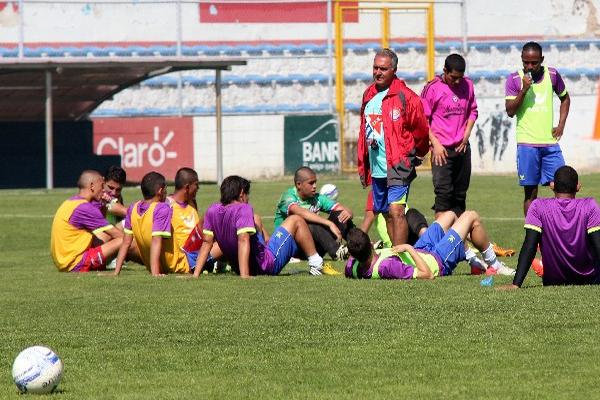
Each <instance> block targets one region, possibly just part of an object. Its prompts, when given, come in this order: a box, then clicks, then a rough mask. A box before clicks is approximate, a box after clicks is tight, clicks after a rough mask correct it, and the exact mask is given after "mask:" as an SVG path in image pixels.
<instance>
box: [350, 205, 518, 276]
mask: <svg viewBox="0 0 600 400" xmlns="http://www.w3.org/2000/svg"><path fill="white" fill-rule="evenodd" d="M468 234H470V235H471V240H472V241H473V244H474V245H475V246H476V247H477V248H478V249H479V250H480V251H481V253H482V255H483V257H484V261H485V262H486V264H487V265H488V273H489V274H502V275H511V274H512V275H514V270H513V269H511V268H508V267H507V266H505V265H504V264H503V263H502V262H500V261H498V259H497V258H496V254H495V253H494V250H493V248H492V245H491V243H490V242H489V240H488V237H487V233H486V231H485V229H484V228H483V225H482V223H481V221H480V219H479V215H478V214H477V213H476V212H475V211H465V212H464V213H463V214H462V215H461V216H460V218H458V219H457V218H456V214H454V213H453V212H451V211H448V212H444V213H440V215H439V217H438V218H437V219H436V220H435V222H434V223H433V224H431V226H430V227H429V228H427V231H426V232H425V233H424V234H423V235H422V236H421V237H420V238H419V240H417V242H416V243H415V245H414V247H412V246H410V245H399V246H396V247H392V248H391V249H383V250H382V251H381V252H380V253H377V252H375V251H374V249H373V246H372V244H371V241H370V239H369V236H368V235H367V234H366V233H364V232H363V231H361V230H359V229H353V230H351V231H350V232H349V233H348V250H349V251H350V254H351V255H352V257H351V258H350V259H349V260H348V263H347V264H346V269H345V274H346V277H348V278H358V279H418V278H421V279H432V278H433V277H436V276H445V275H451V274H452V272H453V271H454V269H455V268H456V266H457V265H458V263H459V262H460V261H463V260H469V259H471V258H472V257H475V253H474V252H473V250H470V249H467V250H466V251H465V246H464V243H463V240H464V239H465V237H467V235H468ZM423 263H425V264H426V266H427V269H428V271H427V270H425V269H424V268H423Z"/></svg>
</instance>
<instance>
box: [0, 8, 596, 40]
mask: <svg viewBox="0 0 600 400" xmlns="http://www.w3.org/2000/svg"><path fill="white" fill-rule="evenodd" d="M224 3H227V2H224V1H218V0H217V1H212V2H211V1H204V0H203V1H200V2H198V3H186V2H182V4H181V26H182V38H183V40H185V41H203V42H209V41H214V42H236V41H244V42H248V41H282V40H284V41H298V40H324V39H326V37H327V26H326V24H325V23H324V22H325V12H324V11H323V8H324V4H325V2H321V3H320V4H316V5H315V10H316V11H319V12H320V14H319V15H322V16H323V18H322V22H323V23H318V22H315V23H276V22H269V20H270V19H271V20H272V19H275V20H277V16H278V15H279V14H285V13H286V12H287V13H290V11H289V7H291V5H290V2H287V6H286V4H285V2H284V3H283V5H282V4H278V5H277V4H273V3H276V2H268V1H264V2H262V3H271V4H270V5H267V6H266V7H269V8H271V10H269V9H268V8H265V9H264V10H261V14H262V17H257V18H255V19H253V21H256V20H258V21H259V22H247V23H244V22H241V23H235V21H236V19H238V20H239V18H240V13H242V17H243V16H244V14H246V15H247V14H248V12H246V13H244V7H248V4H249V3H251V2H250V1H246V2H242V1H240V2H235V1H229V3H233V6H232V5H231V4H230V5H229V6H227V5H226V4H224ZM255 3H256V1H255ZM280 3H281V2H280ZM315 3H317V2H315ZM347 3H350V4H351V3H357V2H352V1H348V2H347ZM464 3H465V14H466V15H465V16H466V23H465V24H464V25H463V23H462V21H461V6H460V4H458V3H444V2H443V1H440V2H438V3H436V4H435V8H434V9H435V12H434V13H435V32H436V35H438V36H442V37H460V36H461V35H462V30H463V26H466V28H467V33H468V35H469V36H473V37H515V36H533V37H540V36H557V35H564V36H571V37H576V36H587V37H589V36H590V35H597V34H599V33H600V32H599V31H598V29H599V28H598V24H594V22H593V21H589V20H588V18H587V17H588V15H590V13H591V12H594V11H595V10H597V9H600V2H598V0H547V1H543V2H523V1H520V0H505V1H489V0H465V2H464ZM23 4H24V6H23V18H24V22H25V25H24V37H25V41H26V42H29V43H36V42H38V43H52V42H64V43H68V42H121V41H126V42H156V41H158V42H165V41H175V40H176V39H177V2H176V1H172V2H157V3H154V4H153V3H152V2H151V1H144V2H140V1H135V0H132V1H131V3H125V2H124V3H115V2H110V1H103V0H96V1H89V2H86V3H83V2H68V1H64V2H60V1H53V2H47V3H44V2H37V3H28V2H27V0H25V1H24V2H23ZM235 4H237V5H238V7H237V8H235ZM363 5H366V4H363ZM0 7H1V8H2V9H1V10H0V37H2V38H3V41H4V42H15V43H16V42H17V40H18V37H19V29H18V19H19V15H18V14H19V9H18V1H16V0H13V1H3V2H0ZM285 7H287V8H288V9H287V11H286V10H285ZM393 18H397V19H398V22H397V23H394V20H392V26H393V28H392V29H393V32H392V35H398V36H408V37H415V36H416V37H418V36H421V35H422V33H423V30H424V24H423V23H422V21H421V20H419V19H415V18H411V19H405V17H404V16H400V15H398V16H396V17H393ZM280 19H281V18H280ZM284 19H285V18H284ZM298 20H300V19H298ZM214 21H227V22H214ZM400 21H402V23H400ZM233 23H235V24H234V25H233V26H235V29H231V28H232V24H233ZM374 23H375V24H378V23H379V20H378V19H374ZM345 30H346V35H347V37H349V38H359V39H362V38H365V37H369V36H373V31H376V32H379V26H378V25H377V26H376V27H375V29H373V27H372V26H365V25H364V24H358V23H350V24H348V25H347V26H346V28H345Z"/></svg>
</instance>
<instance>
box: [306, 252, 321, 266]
mask: <svg viewBox="0 0 600 400" xmlns="http://www.w3.org/2000/svg"><path fill="white" fill-rule="evenodd" d="M308 266H309V267H311V268H316V269H322V268H323V258H322V257H321V256H320V255H319V253H315V254H313V255H312V256H308Z"/></svg>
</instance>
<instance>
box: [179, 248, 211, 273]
mask: <svg viewBox="0 0 600 400" xmlns="http://www.w3.org/2000/svg"><path fill="white" fill-rule="evenodd" d="M181 250H183V249H181ZM183 252H184V253H185V258H187V262H188V265H189V266H190V274H193V273H194V270H195V269H196V261H197V260H198V254H199V253H200V252H199V251H185V250H183ZM215 261H216V260H215V259H214V258H212V256H211V255H210V254H209V255H208V258H207V259H206V262H205V263H204V267H203V268H202V270H203V271H208V270H211V271H212V269H213V268H214V266H215Z"/></svg>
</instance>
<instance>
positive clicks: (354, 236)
mask: <svg viewBox="0 0 600 400" xmlns="http://www.w3.org/2000/svg"><path fill="white" fill-rule="evenodd" d="M346 242H347V244H348V251H349V252H350V254H351V255H352V257H354V258H355V259H357V260H358V261H359V262H365V261H367V260H368V259H369V257H370V256H371V252H372V251H373V246H372V245H371V239H370V238H369V235H367V234H366V233H364V232H363V231H362V230H360V229H358V228H351V229H350V230H349V231H348V236H347V237H346Z"/></svg>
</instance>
